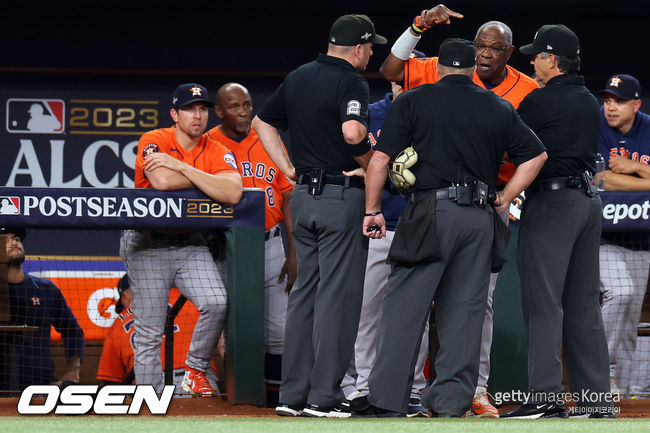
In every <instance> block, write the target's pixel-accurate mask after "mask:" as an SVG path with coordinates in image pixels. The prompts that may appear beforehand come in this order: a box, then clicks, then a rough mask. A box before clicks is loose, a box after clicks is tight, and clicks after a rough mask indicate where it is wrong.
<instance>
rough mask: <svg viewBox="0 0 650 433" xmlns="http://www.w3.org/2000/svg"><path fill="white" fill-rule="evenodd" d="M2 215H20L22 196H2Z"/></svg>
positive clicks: (0, 204) (0, 211) (0, 203)
mask: <svg viewBox="0 0 650 433" xmlns="http://www.w3.org/2000/svg"><path fill="white" fill-rule="evenodd" d="M0 215H20V197H9V196H0Z"/></svg>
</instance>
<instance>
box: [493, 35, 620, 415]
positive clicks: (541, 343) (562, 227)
mask: <svg viewBox="0 0 650 433" xmlns="http://www.w3.org/2000/svg"><path fill="white" fill-rule="evenodd" d="M520 51H521V52H522V53H523V54H531V55H534V58H533V61H532V63H533V65H534V66H535V72H536V74H537V76H538V78H540V79H541V80H542V81H543V82H544V83H545V84H546V86H545V87H544V88H542V89H539V90H535V91H533V92H532V93H531V94H529V95H528V96H527V97H526V98H525V99H524V100H523V101H522V103H521V105H520V106H519V114H520V116H521V118H522V119H523V120H524V121H525V122H526V123H527V124H528V126H530V127H531V129H532V130H533V131H535V133H537V135H538V137H539V138H540V139H541V140H542V142H543V143H544V145H545V146H546V148H547V149H548V155H549V158H548V161H547V162H546V164H545V165H544V167H543V168H542V170H541V171H540V173H539V176H538V177H537V179H536V180H535V182H534V183H533V184H532V185H531V186H530V187H529V188H528V189H527V190H526V201H525V203H524V207H523V210H522V215H521V222H520V230H519V246H518V251H517V261H518V264H519V274H520V277H521V294H522V304H523V310H524V321H525V323H526V326H527V330H528V344H529V348H528V390H529V393H530V395H529V400H528V404H524V405H523V406H521V407H520V408H518V409H516V410H514V411H512V412H510V413H508V414H506V416H507V417H528V418H530V417H564V416H566V414H565V411H564V404H563V402H562V401H561V399H560V397H561V396H560V395H559V393H561V392H562V361H561V359H562V347H564V355H565V357H566V361H567V372H568V376H569V386H570V390H571V392H572V398H573V399H575V400H577V403H578V404H579V405H580V406H582V407H583V408H586V409H584V410H583V411H584V412H586V413H589V412H592V413H595V412H597V413H598V415H602V414H603V413H607V412H609V413H611V408H612V403H611V399H610V400H609V402H608V401H607V400H608V398H611V395H609V391H610V389H609V388H610V383H609V356H608V352H607V343H606V340H605V331H604V328H603V322H602V317H601V312H600V306H599V299H598V297H599V275H598V246H599V241H600V231H601V217H602V210H601V206H602V205H601V201H600V198H599V197H598V195H596V194H595V192H593V187H592V186H590V178H591V174H593V172H594V158H595V155H596V152H597V149H598V135H599V111H598V109H599V107H598V102H597V101H596V98H595V97H594V96H593V95H592V94H591V92H589V91H588V90H587V88H586V87H585V86H584V79H583V78H582V77H581V76H578V75H576V74H577V72H578V71H579V67H580V57H579V55H578V54H579V52H580V48H579V42H578V38H577V36H576V35H575V34H574V33H573V32H572V31H571V30H570V29H569V28H567V27H565V26H563V25H546V26H543V27H541V28H540V29H539V31H538V32H537V34H536V35H535V39H534V41H533V42H532V43H531V44H529V45H526V46H523V47H521V49H520ZM583 391H584V392H585V393H586V394H583ZM576 397H577V398H576Z"/></svg>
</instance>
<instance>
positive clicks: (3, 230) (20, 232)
mask: <svg viewBox="0 0 650 433" xmlns="http://www.w3.org/2000/svg"><path fill="white" fill-rule="evenodd" d="M9 233H13V234H15V235H16V236H18V237H19V238H20V242H23V241H24V240H25V238H26V237H27V231H26V230H25V229H24V228H23V227H0V235H6V234H9Z"/></svg>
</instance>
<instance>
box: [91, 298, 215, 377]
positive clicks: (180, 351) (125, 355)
mask: <svg viewBox="0 0 650 433" xmlns="http://www.w3.org/2000/svg"><path fill="white" fill-rule="evenodd" d="M179 295H180V293H179V292H178V290H176V289H172V290H171V292H170V302H171V303H172V304H173V303H174V302H176V299H178V297H179ZM198 318H199V312H198V311H197V309H196V307H195V306H194V304H192V303H191V302H190V301H189V300H188V301H187V302H185V305H183V308H181V311H180V312H179V313H178V316H176V320H174V369H178V368H185V359H186V358H187V352H188V350H189V349H190V343H191V341H192V333H193V332H194V326H195V325H196V321H197V320H198ZM134 331H135V329H134V326H133V314H132V313H131V310H130V309H127V310H124V311H122V314H120V315H118V316H117V317H116V318H115V322H113V325H112V326H111V327H110V329H109V330H108V332H107V333H106V337H104V348H103V349H102V356H101V358H100V360H99V367H98V369H97V379H99V380H106V381H110V382H120V383H121V382H122V381H123V380H124V378H125V377H126V375H127V373H128V372H129V371H130V370H131V369H132V368H133V344H134V343H133V341H134V337H135V335H134ZM164 342H165V339H164V337H163V345H162V351H161V358H162V362H163V366H164V365H165V343H164ZM213 368H214V367H213Z"/></svg>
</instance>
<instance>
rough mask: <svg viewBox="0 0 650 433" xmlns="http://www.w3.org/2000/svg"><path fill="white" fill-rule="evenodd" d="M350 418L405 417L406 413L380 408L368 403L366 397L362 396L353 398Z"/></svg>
mask: <svg viewBox="0 0 650 433" xmlns="http://www.w3.org/2000/svg"><path fill="white" fill-rule="evenodd" d="M354 403H356V404H354ZM353 405H354V407H353V409H352V418H405V417H406V414H405V413H401V412H393V411H392V410H388V409H382V408H380V407H377V406H373V405H371V404H370V403H368V397H367V396H365V395H364V396H363V397H359V398H357V399H355V400H353Z"/></svg>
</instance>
